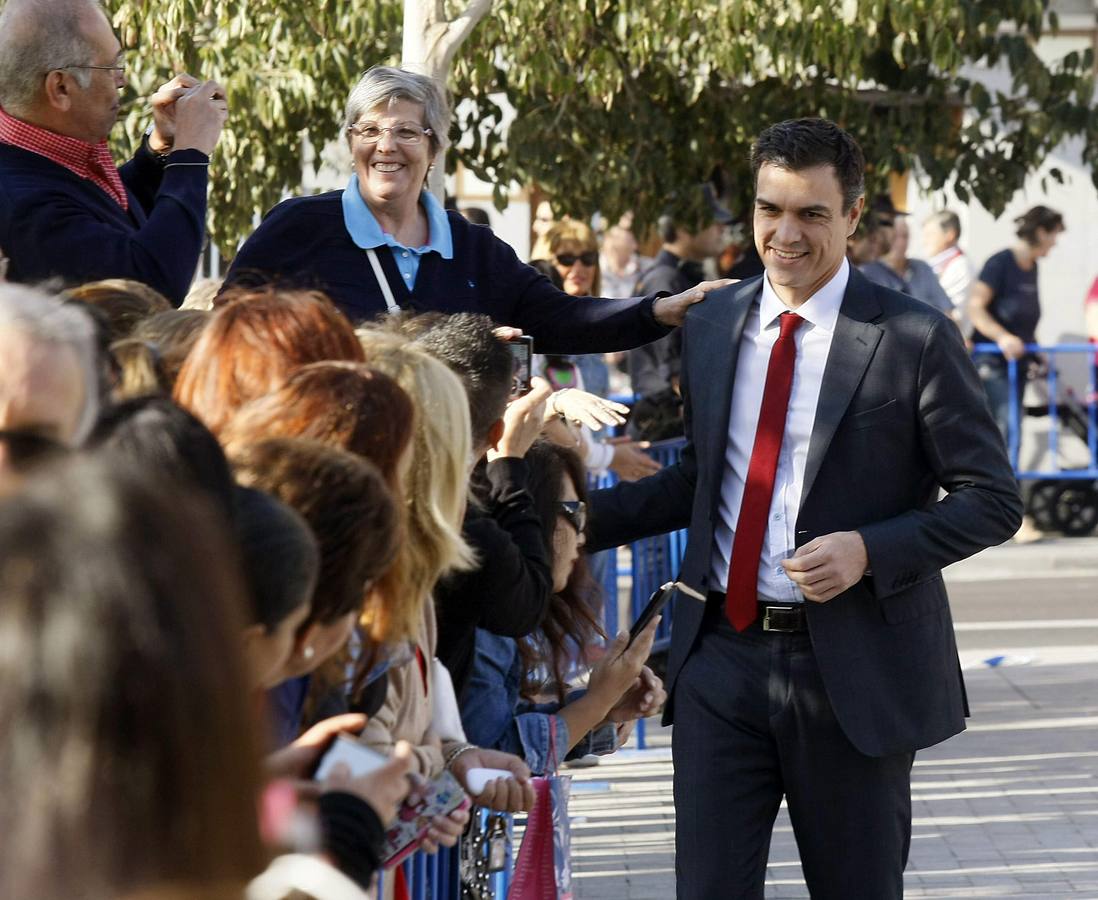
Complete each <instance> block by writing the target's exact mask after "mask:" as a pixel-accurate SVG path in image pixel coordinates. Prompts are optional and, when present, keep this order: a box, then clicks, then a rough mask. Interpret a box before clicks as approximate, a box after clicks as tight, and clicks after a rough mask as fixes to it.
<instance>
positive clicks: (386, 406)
mask: <svg viewBox="0 0 1098 900" xmlns="http://www.w3.org/2000/svg"><path fill="white" fill-rule="evenodd" d="M414 423H415V407H414V406H413V405H412V401H411V398H410V397H409V396H408V394H407V393H406V392H405V391H404V389H403V388H401V386H400V385H399V384H397V383H396V381H394V380H393V379H392V378H390V377H389V376H388V375H385V374H384V373H382V372H377V371H375V370H373V369H371V368H369V367H368V366H367V365H365V364H363V363H346V362H321V363H311V364H310V365H307V366H302V367H301V368H300V369H298V370H297V371H296V372H293V373H292V374H291V375H290V376H289V377H288V378H287V379H286V382H285V384H283V385H282V386H281V387H280V388H278V389H277V390H275V391H272V392H271V393H270V394H267V395H266V396H263V397H260V398H259V399H258V400H253V401H252V402H251V403H248V404H247V405H245V406H244V407H242V408H241V410H240V411H239V412H238V413H237V414H236V415H235V416H234V417H233V419H232V420H231V421H230V422H229V424H228V425H227V426H226V427H225V429H224V430H223V431H222V435H221V437H222V440H223V441H224V444H225V446H226V447H227V448H229V449H230V452H235V451H237V450H239V449H242V448H243V447H245V446H247V445H248V444H254V443H257V442H259V441H261V440H263V439H264V438H269V437H287V438H308V439H310V440H316V441H320V442H321V443H323V444H327V445H328V446H330V447H339V448H340V449H342V450H349V451H350V452H351V453H356V454H358V455H359V456H362V457H365V458H366V459H368V460H370V462H372V463H373V464H374V465H376V466H377V467H378V468H379V469H380V470H381V473H382V475H383V476H384V477H385V480H386V481H387V483H388V484H389V486H390V488H392V489H393V490H394V492H397V491H399V488H400V462H401V458H402V457H403V456H404V454H405V453H406V452H407V449H408V446H409V444H410V443H411V440H412V429H413V427H414Z"/></svg>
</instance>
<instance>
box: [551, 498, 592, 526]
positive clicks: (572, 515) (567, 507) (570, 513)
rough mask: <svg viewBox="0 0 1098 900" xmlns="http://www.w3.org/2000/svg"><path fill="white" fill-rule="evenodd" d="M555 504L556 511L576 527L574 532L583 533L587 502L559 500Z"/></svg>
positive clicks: (585, 524)
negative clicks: (556, 506)
mask: <svg viewBox="0 0 1098 900" xmlns="http://www.w3.org/2000/svg"><path fill="white" fill-rule="evenodd" d="M557 505H558V509H557V511H558V512H559V513H560V514H561V515H562V516H564V518H565V519H566V520H567V522H568V524H569V525H571V526H572V527H573V528H574V529H576V534H583V529H585V528H586V527H587V504H586V503H584V502H583V501H582V500H559V501H557Z"/></svg>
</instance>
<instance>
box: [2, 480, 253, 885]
mask: <svg viewBox="0 0 1098 900" xmlns="http://www.w3.org/2000/svg"><path fill="white" fill-rule="evenodd" d="M133 470H134V467H133V466H132V465H128V466H123V465H122V464H118V463H113V462H111V461H109V460H107V459H104V458H99V459H95V458H92V459H88V458H70V459H69V460H67V461H66V462H65V464H64V465H62V466H57V467H54V468H51V469H49V470H48V471H45V472H43V474H42V475H41V476H39V477H35V478H32V479H31V480H29V481H27V482H26V483H25V484H24V486H23V488H22V489H21V490H20V491H19V492H18V493H16V494H14V495H9V496H8V497H6V498H4V500H3V501H2V503H0V508H2V511H3V514H2V515H0V543H2V545H3V547H4V553H3V556H2V557H0V644H2V645H3V646H4V647H5V652H4V653H2V654H0V796H3V798H4V800H3V803H0V834H3V840H0V896H3V897H28V898H29V897H35V898H44V900H54V898H62V897H83V898H89V900H108V898H117V897H126V896H141V897H150V898H169V897H171V898H183V897H187V898H203V900H214V898H217V900H221V898H234V900H239V898H240V897H242V896H243V889H244V885H245V884H246V883H247V882H248V881H249V880H250V879H251V878H253V877H254V876H255V875H257V874H258V873H259V872H260V871H261V870H262V869H263V867H264V866H265V865H266V858H265V853H264V850H263V848H262V846H261V844H260V840H259V830H258V824H257V820H256V802H257V795H258V790H259V785H260V779H259V772H258V760H259V755H258V747H257V741H256V735H255V733H254V732H255V727H254V725H255V711H254V709H253V708H252V706H251V703H250V702H249V691H248V688H247V685H246V679H245V673H244V668H243V665H242V661H241V658H240V646H239V644H240V632H241V629H242V627H243V621H242V617H241V615H240V613H241V610H242V608H243V603H244V595H243V587H242V585H241V583H240V580H239V573H238V572H237V570H236V567H235V565H234V564H233V561H232V559H231V556H230V555H229V554H228V553H227V550H226V548H228V547H229V546H231V538H230V536H229V535H228V534H227V533H226V532H225V530H224V529H223V528H222V527H221V525H220V524H219V522H218V516H217V515H216V513H215V512H214V510H213V507H212V506H211V505H210V504H209V503H208V502H207V501H206V500H205V499H204V498H200V497H197V496H196V495H195V494H194V493H193V492H184V491H182V490H179V489H177V488H175V487H173V485H172V484H170V483H168V482H164V481H160V480H155V481H154V480H153V479H150V478H143V477H139V476H138V475H136V474H134V473H133Z"/></svg>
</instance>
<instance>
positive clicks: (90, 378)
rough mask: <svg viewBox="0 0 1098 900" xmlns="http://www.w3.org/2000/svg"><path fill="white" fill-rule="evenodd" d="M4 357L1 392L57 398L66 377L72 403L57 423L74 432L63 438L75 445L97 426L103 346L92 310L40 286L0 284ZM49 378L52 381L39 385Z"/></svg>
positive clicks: (0, 338) (1, 354) (0, 355)
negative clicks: (64, 356) (60, 379)
mask: <svg viewBox="0 0 1098 900" xmlns="http://www.w3.org/2000/svg"><path fill="white" fill-rule="evenodd" d="M66 350H67V351H68V353H69V357H68V359H67V362H69V363H71V365H68V366H65V367H62V360H61V359H60V358H59V354H60V353H62V352H64V351H66ZM0 358H3V359H4V360H5V365H4V367H3V368H2V369H0V394H6V395H9V396H15V395H22V396H25V397H28V398H30V399H33V400H37V399H40V398H43V397H45V399H49V400H51V402H52V401H55V400H58V399H59V397H58V394H59V392H60V386H59V385H58V383H57V382H56V381H55V379H56V378H58V377H60V376H62V375H64V376H65V386H66V387H68V388H71V397H72V404H73V407H72V408H68V407H66V408H65V409H64V410H61V409H57V410H54V411H56V412H57V413H58V415H59V416H63V418H64V422H60V421H59V422H57V423H56V424H57V425H58V426H61V427H63V428H64V430H65V431H66V432H71V434H70V433H65V434H62V435H58V437H59V439H61V440H62V442H63V443H68V444H70V445H72V446H78V445H79V444H80V443H82V442H83V441H84V439H85V438H86V437H87V436H88V434H89V433H90V432H91V430H92V427H93V426H94V424H95V419H96V416H97V415H98V413H99V399H100V398H99V379H100V366H99V362H100V359H99V349H98V345H97V337H96V331H95V326H94V324H93V322H92V320H91V318H90V317H89V316H88V314H87V313H86V312H85V311H84V310H83V309H81V308H79V307H78V306H75V305H72V304H67V303H64V302H63V301H61V300H60V299H59V298H57V297H54V296H52V295H50V294H46V293H44V292H42V291H39V290H36V289H35V288H30V287H25V286H23V285H19V284H11V283H7V282H3V283H0ZM45 377H48V378H49V379H50V380H49V382H48V385H47V384H44V383H38V381H37V379H38V378H45ZM28 379H30V380H31V381H33V382H34V383H31V382H29V381H28ZM66 396H70V394H66ZM4 427H9V426H8V425H6V424H5V426H4Z"/></svg>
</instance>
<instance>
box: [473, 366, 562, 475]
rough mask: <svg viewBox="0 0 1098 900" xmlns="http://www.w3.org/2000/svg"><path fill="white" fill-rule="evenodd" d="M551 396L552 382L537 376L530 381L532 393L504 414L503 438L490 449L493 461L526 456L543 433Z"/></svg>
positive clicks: (510, 406) (520, 398) (515, 402)
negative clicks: (542, 428)
mask: <svg viewBox="0 0 1098 900" xmlns="http://www.w3.org/2000/svg"><path fill="white" fill-rule="evenodd" d="M551 393H553V389H552V388H551V387H549V382H548V381H546V380H545V379H544V378H539V377H538V376H536V375H535V376H534V377H533V378H531V379H530V390H529V391H528V392H527V393H525V394H523V395H522V396H521V397H516V398H515V399H514V400H512V401H511V402H510V403H508V404H507V411H506V412H505V413H504V414H503V436H502V437H500V439H499V443H497V444H496V446H495V447H491V448H489V450H488V460H489V462H490V461H492V460H493V459H503V458H504V457H513V458H515V459H522V458H523V457H524V456H525V455H526V451H527V450H529V449H530V448H531V447H532V446H533V445H534V441H536V440H537V439H538V435H539V434H541V426H542V422H543V421H544V420H545V401H546V400H547V399H548V398H549V395H550V394H551Z"/></svg>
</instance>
